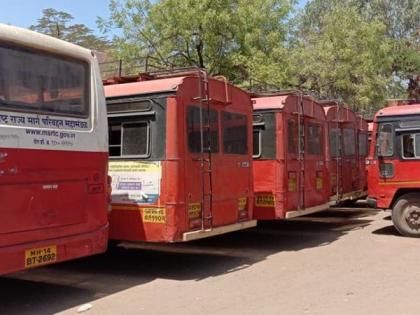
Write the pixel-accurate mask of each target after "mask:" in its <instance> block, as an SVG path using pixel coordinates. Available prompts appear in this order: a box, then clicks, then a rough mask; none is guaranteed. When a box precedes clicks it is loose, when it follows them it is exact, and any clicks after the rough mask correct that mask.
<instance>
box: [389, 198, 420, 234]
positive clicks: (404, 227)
mask: <svg viewBox="0 0 420 315" xmlns="http://www.w3.org/2000/svg"><path fill="white" fill-rule="evenodd" d="M392 222H393V223H394V226H395V228H396V229H397V230H398V232H400V233H401V234H402V235H404V236H409V237H420V194H418V193H409V194H405V195H403V196H401V197H400V198H399V199H398V200H397V202H396V203H395V205H394V207H393V209H392Z"/></svg>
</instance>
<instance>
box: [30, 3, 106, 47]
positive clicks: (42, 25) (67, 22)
mask: <svg viewBox="0 0 420 315" xmlns="http://www.w3.org/2000/svg"><path fill="white" fill-rule="evenodd" d="M73 19H74V18H73V16H72V15H71V14H69V13H67V12H63V11H57V10H55V9H51V8H48V9H44V10H43V11H42V17H41V18H40V19H38V23H37V24H35V25H31V26H30V27H29V29H31V30H33V31H36V32H39V33H43V34H47V35H50V36H53V37H56V38H59V39H62V40H65V41H68V42H71V43H74V44H77V45H80V46H83V47H86V48H89V49H95V50H99V51H104V50H106V49H108V48H110V43H109V42H108V41H107V40H106V38H105V37H100V36H96V35H94V34H93V31H92V30H91V29H90V28H88V27H87V26H86V25H84V24H72V21H73Z"/></svg>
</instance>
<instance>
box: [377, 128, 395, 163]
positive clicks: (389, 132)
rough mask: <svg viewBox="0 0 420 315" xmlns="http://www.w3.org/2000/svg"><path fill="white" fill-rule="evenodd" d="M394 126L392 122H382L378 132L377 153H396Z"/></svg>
mask: <svg viewBox="0 0 420 315" xmlns="http://www.w3.org/2000/svg"><path fill="white" fill-rule="evenodd" d="M393 142H394V138H393V127H392V125H391V124H381V125H380V126H379V132H378V147H377V154H378V156H381V157H389V156H393V155H394V143H393Z"/></svg>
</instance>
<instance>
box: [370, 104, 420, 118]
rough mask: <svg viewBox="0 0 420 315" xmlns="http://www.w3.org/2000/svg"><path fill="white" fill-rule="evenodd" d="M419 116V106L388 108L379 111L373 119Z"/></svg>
mask: <svg viewBox="0 0 420 315" xmlns="http://www.w3.org/2000/svg"><path fill="white" fill-rule="evenodd" d="M410 115H420V104H412V105H399V106H389V107H385V108H382V109H381V110H379V111H378V112H377V113H376V115H375V118H378V117H387V116H410Z"/></svg>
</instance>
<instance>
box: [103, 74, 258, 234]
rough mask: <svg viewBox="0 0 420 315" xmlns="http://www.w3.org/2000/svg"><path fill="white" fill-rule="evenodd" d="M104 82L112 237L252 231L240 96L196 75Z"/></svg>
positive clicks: (245, 99)
mask: <svg viewBox="0 0 420 315" xmlns="http://www.w3.org/2000/svg"><path fill="white" fill-rule="evenodd" d="M104 85H105V94H106V98H107V110H108V122H109V139H110V143H109V153H110V162H109V169H110V174H111V176H112V213H111V215H110V238H111V239H112V240H117V241H134V242H136V241H147V242H182V241H190V240H194V239H199V238H204V237H209V236H213V235H218V234H222V233H226V232H231V231H236V230H240V229H244V228H248V227H252V226H255V225H256V221H254V220H252V205H253V184H252V165H251V162H252V106H251V100H250V97H249V95H248V94H247V93H246V92H244V91H242V90H241V89H239V88H236V87H234V86H232V85H231V84H229V83H227V82H226V81H223V80H218V79H215V78H212V77H208V76H207V74H206V73H205V72H204V71H202V70H184V71H178V72H154V73H147V74H141V75H132V76H121V75H120V76H118V77H114V78H110V79H108V80H104Z"/></svg>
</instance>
